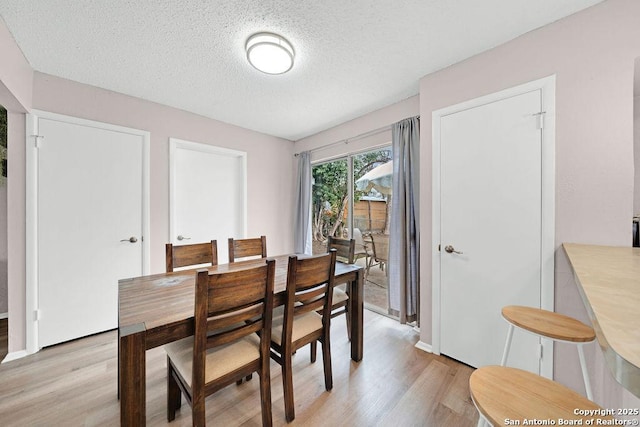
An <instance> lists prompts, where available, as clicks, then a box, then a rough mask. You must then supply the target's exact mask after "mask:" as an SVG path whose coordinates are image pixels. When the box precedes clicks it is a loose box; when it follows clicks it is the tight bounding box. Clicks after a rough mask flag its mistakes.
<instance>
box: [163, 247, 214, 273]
mask: <svg viewBox="0 0 640 427" xmlns="http://www.w3.org/2000/svg"><path fill="white" fill-rule="evenodd" d="M165 252H166V268H167V273H169V272H171V271H173V269H174V268H179V267H186V266H188V265H199V264H211V265H218V242H217V241H215V240H212V241H211V242H209V243H194V244H191V245H180V246H173V244H171V243H167V244H166V245H165Z"/></svg>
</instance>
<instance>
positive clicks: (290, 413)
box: [282, 354, 296, 423]
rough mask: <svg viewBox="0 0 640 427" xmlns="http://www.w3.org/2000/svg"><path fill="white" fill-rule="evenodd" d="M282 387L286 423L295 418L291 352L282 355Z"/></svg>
mask: <svg viewBox="0 0 640 427" xmlns="http://www.w3.org/2000/svg"><path fill="white" fill-rule="evenodd" d="M282 388H283V389H284V390H283V391H284V412H285V418H286V420H287V422H288V423H290V422H291V421H293V420H294V419H295V418H296V412H295V406H294V403H293V363H292V361H291V354H283V355H282Z"/></svg>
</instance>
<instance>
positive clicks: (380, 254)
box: [371, 233, 389, 270]
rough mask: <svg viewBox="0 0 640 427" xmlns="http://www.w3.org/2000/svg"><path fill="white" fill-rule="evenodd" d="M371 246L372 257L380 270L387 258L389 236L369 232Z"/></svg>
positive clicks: (383, 267)
mask: <svg viewBox="0 0 640 427" xmlns="http://www.w3.org/2000/svg"><path fill="white" fill-rule="evenodd" d="M371 246H372V248H373V259H374V261H375V262H377V263H378V264H374V265H379V266H380V269H381V270H384V269H385V268H386V266H387V262H388V259H389V236H388V235H386V234H375V233H371Z"/></svg>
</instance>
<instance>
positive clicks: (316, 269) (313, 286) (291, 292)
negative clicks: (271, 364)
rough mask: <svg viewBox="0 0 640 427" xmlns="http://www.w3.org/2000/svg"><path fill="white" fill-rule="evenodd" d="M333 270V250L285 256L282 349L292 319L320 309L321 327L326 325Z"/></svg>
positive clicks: (331, 292)
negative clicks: (285, 282)
mask: <svg viewBox="0 0 640 427" xmlns="http://www.w3.org/2000/svg"><path fill="white" fill-rule="evenodd" d="M335 271H336V251H335V250H332V251H330V252H329V253H326V254H321V255H315V256H312V257H304V258H298V257H297V256H296V255H292V256H290V257H289V267H288V270H287V290H286V298H285V304H284V319H283V327H282V340H281V341H280V342H281V343H283V346H285V345H289V344H290V343H291V335H292V332H293V319H294V318H295V317H297V316H300V315H302V314H304V313H308V312H311V311H314V312H315V311H318V310H322V322H323V324H324V326H325V327H329V326H330V321H331V304H332V301H331V299H332V295H333V284H334V276H335ZM285 343H289V344H285ZM285 351H286V350H285Z"/></svg>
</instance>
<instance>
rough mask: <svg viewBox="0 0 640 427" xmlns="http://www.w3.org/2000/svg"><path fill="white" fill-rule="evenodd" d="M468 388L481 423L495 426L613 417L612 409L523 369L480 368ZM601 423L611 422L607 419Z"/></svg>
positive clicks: (583, 423)
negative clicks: (485, 422) (536, 421)
mask: <svg viewBox="0 0 640 427" xmlns="http://www.w3.org/2000/svg"><path fill="white" fill-rule="evenodd" d="M469 389H470V391H471V399H472V400H473V404H474V405H476V408H477V409H478V412H479V413H480V422H482V421H483V419H484V420H486V421H488V422H490V423H491V424H492V425H494V426H505V425H520V424H516V423H510V422H511V421H519V422H520V423H522V422H523V421H524V420H525V419H526V420H543V421H544V420H553V421H555V422H556V424H554V425H558V423H559V420H560V419H562V420H582V421H581V422H579V421H578V422H576V424H574V425H588V424H587V423H586V420H607V421H610V422H611V420H613V419H614V418H613V417H612V416H611V415H610V414H611V413H612V410H610V409H609V410H606V409H602V408H601V407H600V406H598V405H596V404H595V403H594V402H592V401H591V400H589V399H586V398H585V397H584V396H582V395H581V394H578V393H576V392H575V391H573V390H571V389H570V388H567V387H565V386H563V385H562V384H560V383H557V382H555V381H551V380H549V379H547V378H543V377H541V376H539V375H536V374H534V373H531V372H527V371H523V370H522V369H516V368H508V367H505V366H484V367H482V368H478V369H476V370H475V371H474V372H473V373H472V374H471V377H470V378H469ZM592 411H595V412H592ZM578 423H579V424H578ZM602 424H603V425H610V424H608V423H606V421H605V422H603V423H602ZM478 425H480V423H479V424H478ZM594 425H595V424H594Z"/></svg>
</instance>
